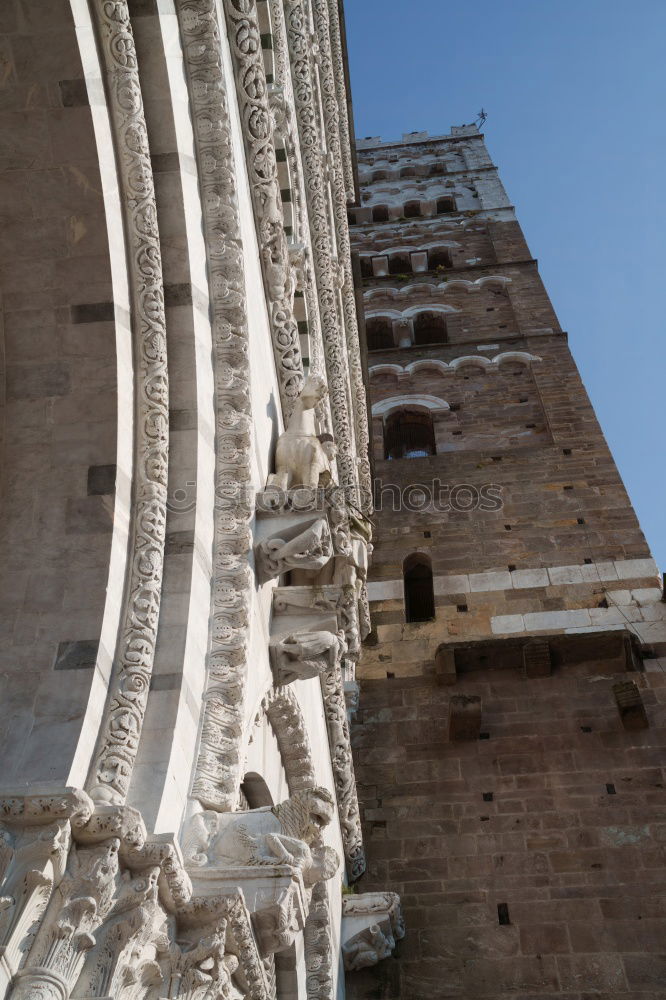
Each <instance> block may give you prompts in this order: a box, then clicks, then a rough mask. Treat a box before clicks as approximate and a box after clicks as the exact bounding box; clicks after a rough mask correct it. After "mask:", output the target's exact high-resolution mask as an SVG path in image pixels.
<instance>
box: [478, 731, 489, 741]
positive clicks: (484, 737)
mask: <svg viewBox="0 0 666 1000" xmlns="http://www.w3.org/2000/svg"><path fill="white" fill-rule="evenodd" d="M479 739H480V740H489V739H490V733H479Z"/></svg>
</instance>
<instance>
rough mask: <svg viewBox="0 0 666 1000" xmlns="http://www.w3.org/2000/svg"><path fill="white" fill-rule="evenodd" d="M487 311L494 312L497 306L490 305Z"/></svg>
mask: <svg viewBox="0 0 666 1000" xmlns="http://www.w3.org/2000/svg"><path fill="white" fill-rule="evenodd" d="M486 312H487V313H494V312H495V306H488V308H487V309H486Z"/></svg>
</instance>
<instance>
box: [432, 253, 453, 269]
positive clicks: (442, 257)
mask: <svg viewBox="0 0 666 1000" xmlns="http://www.w3.org/2000/svg"><path fill="white" fill-rule="evenodd" d="M451 266H452V265H451V251H450V250H445V249H444V247H437V248H435V249H434V250H430V251H429V253H428V269H429V270H430V271H434V270H435V268H436V267H451Z"/></svg>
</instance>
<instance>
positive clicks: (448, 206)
mask: <svg viewBox="0 0 666 1000" xmlns="http://www.w3.org/2000/svg"><path fill="white" fill-rule="evenodd" d="M455 210H456V205H455V202H454V200H453V198H438V199H437V214H438V215H445V214H446V212H455Z"/></svg>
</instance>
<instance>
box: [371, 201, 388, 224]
mask: <svg viewBox="0 0 666 1000" xmlns="http://www.w3.org/2000/svg"><path fill="white" fill-rule="evenodd" d="M388 218H389V210H388V205H375V207H374V208H373V210H372V221H373V222H388Z"/></svg>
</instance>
